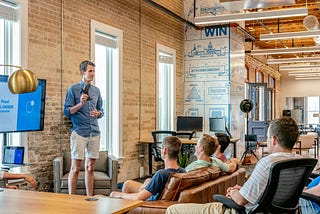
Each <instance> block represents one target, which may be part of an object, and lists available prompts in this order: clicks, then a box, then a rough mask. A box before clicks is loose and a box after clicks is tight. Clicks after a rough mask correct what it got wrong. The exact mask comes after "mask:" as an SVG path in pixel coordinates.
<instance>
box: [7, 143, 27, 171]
mask: <svg viewBox="0 0 320 214" xmlns="http://www.w3.org/2000/svg"><path fill="white" fill-rule="evenodd" d="M23 159H24V147H23V146H4V147H3V153H2V166H5V167H18V166H23V165H24V163H23Z"/></svg>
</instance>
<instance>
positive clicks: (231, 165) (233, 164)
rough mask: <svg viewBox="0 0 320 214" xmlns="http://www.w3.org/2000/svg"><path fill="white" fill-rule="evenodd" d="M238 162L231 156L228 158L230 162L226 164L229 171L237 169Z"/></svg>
mask: <svg viewBox="0 0 320 214" xmlns="http://www.w3.org/2000/svg"><path fill="white" fill-rule="evenodd" d="M238 164H239V161H238V160H237V159H235V158H231V159H230V163H229V164H228V165H229V169H230V170H229V173H233V172H235V171H236V170H237V168H238Z"/></svg>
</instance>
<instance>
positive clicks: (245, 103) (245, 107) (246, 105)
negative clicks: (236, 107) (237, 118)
mask: <svg viewBox="0 0 320 214" xmlns="http://www.w3.org/2000/svg"><path fill="white" fill-rule="evenodd" d="M252 109H253V102H252V101H251V100H249V99H244V100H242V101H241V103H240V110H241V111H242V112H243V113H249V112H250V111H251V110H252Z"/></svg>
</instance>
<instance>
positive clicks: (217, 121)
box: [209, 117, 226, 132]
mask: <svg viewBox="0 0 320 214" xmlns="http://www.w3.org/2000/svg"><path fill="white" fill-rule="evenodd" d="M209 126H210V131H211V132H226V119H225V118H224V117H217V118H209Z"/></svg>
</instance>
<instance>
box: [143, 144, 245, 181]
mask: <svg viewBox="0 0 320 214" xmlns="http://www.w3.org/2000/svg"><path fill="white" fill-rule="evenodd" d="M199 139H200V138H192V139H191V140H189V139H187V138H180V140H181V143H182V144H184V145H196V144H197V142H198V140H199ZM238 140H239V138H231V139H230V143H232V144H233V157H236V154H237V150H236V142H237V141H238ZM138 144H147V145H148V168H149V175H152V145H153V140H152V139H146V140H138Z"/></svg>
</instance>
